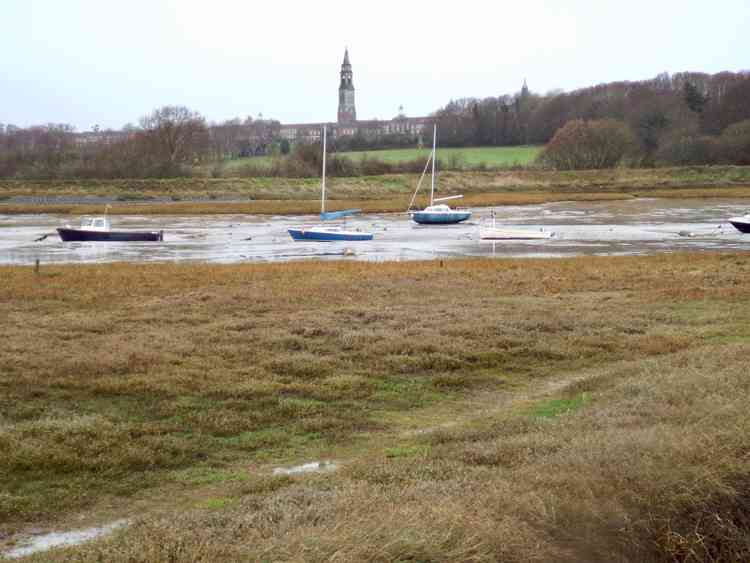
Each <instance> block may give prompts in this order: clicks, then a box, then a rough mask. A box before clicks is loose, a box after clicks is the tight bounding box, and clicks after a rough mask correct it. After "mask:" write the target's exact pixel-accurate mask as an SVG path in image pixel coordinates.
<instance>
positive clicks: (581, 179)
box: [0, 166, 750, 214]
mask: <svg viewBox="0 0 750 563" xmlns="http://www.w3.org/2000/svg"><path fill="white" fill-rule="evenodd" d="M416 184H417V176H416V175H412V174H393V175H386V176H372V177H358V178H331V179H330V181H329V183H328V192H327V193H328V198H329V201H330V204H331V206H332V207H333V208H335V207H337V206H338V207H339V208H347V207H352V206H357V207H360V208H362V209H363V210H364V211H366V212H397V211H403V210H404V208H405V207H406V205H407V204H408V202H409V199H410V197H411V194H412V192H413V190H414V188H415V187H416ZM439 188H440V193H441V195H451V194H464V195H465V196H466V199H465V200H464V201H465V203H466V204H467V205H472V206H484V205H507V204H517V205H519V204H537V203H544V202H551V201H561V200H579V201H598V200H607V199H627V198H630V197H642V196H644V197H750V167H741V166H724V167H719V166H717V167H687V168H663V169H648V170H632V169H618V170H594V171H579V172H550V171H540V170H518V171H493V172H444V173H442V174H441V175H440V179H439ZM13 196H31V197H36V198H42V200H43V199H44V198H53V199H54V198H55V197H56V196H72V197H84V196H109V197H115V198H117V199H118V200H120V201H122V203H121V204H118V205H116V206H115V209H113V212H116V213H118V214H124V213H137V214H143V213H149V214H154V213H158V214H175V213H178V214H201V213H211V214H215V213H253V214H302V213H315V212H317V210H318V203H317V202H318V200H319V198H320V186H319V180H318V179H317V178H306V179H293V178H226V179H206V178H181V179H174V180H59V181H55V180H49V181H36V182H30V181H13V180H0V212H2V213H71V214H89V213H93V212H101V205H97V206H91V205H73V204H62V203H60V202H55V201H41V202H37V203H18V204H11V203H2V202H1V200H2V199H8V198H10V197H13ZM159 198H161V199H160V200H159ZM165 198H166V199H167V200H169V201H166V202H165V201H164V199H165ZM222 200H235V201H233V202H230V201H222ZM238 200H239V201H238ZM248 200H252V201H248ZM424 201H425V200H424V199H423V200H422V202H421V203H424ZM149 202H150V203H149ZM134 203H137V205H134Z"/></svg>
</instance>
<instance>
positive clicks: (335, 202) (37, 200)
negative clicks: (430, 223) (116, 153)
mask: <svg viewBox="0 0 750 563" xmlns="http://www.w3.org/2000/svg"><path fill="white" fill-rule="evenodd" d="M95 198H96V199H95ZM636 198H655V199H712V198H748V199H750V185H737V186H702V187H695V186H677V187H670V188H661V187H656V188H652V189H638V190H631V191H622V192H611V191H582V192H569V191H522V192H518V191H502V192H491V193H474V194H471V193H469V194H466V195H465V196H464V198H463V199H462V200H461V201H460V204H461V205H460V206H461V207H493V206H498V207H499V206H513V205H541V204H545V203H559V202H566V201H578V202H597V201H623V200H629V199H636ZM406 203H407V201H406V200H405V199H403V198H400V197H399V198H387V199H354V198H352V199H349V198H346V199H345V198H341V199H329V200H328V201H327V204H328V207H329V210H330V211H338V210H342V209H347V208H350V207H358V208H360V209H361V210H362V213H404V212H406V209H405V205H406ZM417 203H418V204H417V205H416V206H417V207H420V206H424V205H426V201H419V200H418V202H417ZM105 205H106V206H109V211H108V212H109V213H110V214H111V215H230V214H231V215H314V214H316V213H318V209H319V206H320V203H319V201H318V200H316V199H247V200H240V199H228V200H223V201H222V200H218V199H211V198H206V197H202V198H197V197H191V198H186V199H183V200H177V201H175V200H171V201H170V200H168V199H167V198H165V197H160V198H159V199H157V200H156V201H153V200H150V201H144V200H142V199H132V200H122V199H118V198H117V197H108V196H80V197H76V196H54V195H53V196H50V195H40V196H13V197H11V198H9V200H5V201H0V214H5V215H22V214H60V215H65V214H68V215H96V214H101V213H102V212H103V206H105Z"/></svg>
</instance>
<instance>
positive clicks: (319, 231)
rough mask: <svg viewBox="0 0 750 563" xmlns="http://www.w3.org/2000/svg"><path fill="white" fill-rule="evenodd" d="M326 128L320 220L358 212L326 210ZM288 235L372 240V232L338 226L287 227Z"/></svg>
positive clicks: (326, 238)
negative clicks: (350, 229)
mask: <svg viewBox="0 0 750 563" xmlns="http://www.w3.org/2000/svg"><path fill="white" fill-rule="evenodd" d="M326 130H327V127H325V126H324V127H323V174H322V175H321V182H320V220H321V221H331V220H333V219H341V218H342V217H346V216H347V215H354V214H356V213H359V212H360V211H361V210H360V209H345V210H343V211H328V212H327V211H326ZM288 232H289V235H290V236H291V237H292V239H294V240H307V241H320V242H326V241H339V240H344V241H358V240H372V233H366V232H364V231H359V230H357V231H347V230H345V229H342V228H341V227H338V226H325V225H319V226H312V227H307V226H303V227H293V228H291V229H288Z"/></svg>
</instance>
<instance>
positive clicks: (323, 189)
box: [320, 125, 328, 213]
mask: <svg viewBox="0 0 750 563" xmlns="http://www.w3.org/2000/svg"><path fill="white" fill-rule="evenodd" d="M327 129H328V127H327V126H326V125H324V126H323V175H322V180H321V184H320V192H321V193H320V212H321V213H325V212H326V130H327Z"/></svg>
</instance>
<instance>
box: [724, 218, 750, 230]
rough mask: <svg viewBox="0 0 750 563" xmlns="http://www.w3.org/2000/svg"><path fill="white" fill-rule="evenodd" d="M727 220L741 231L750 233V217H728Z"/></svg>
mask: <svg viewBox="0 0 750 563" xmlns="http://www.w3.org/2000/svg"><path fill="white" fill-rule="evenodd" d="M729 222H730V223H731V224H732V226H733V227H734V228H735V229H737V230H738V231H739V232H741V233H750V218H748V219H741V218H739V217H738V218H736V219H730V220H729Z"/></svg>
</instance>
